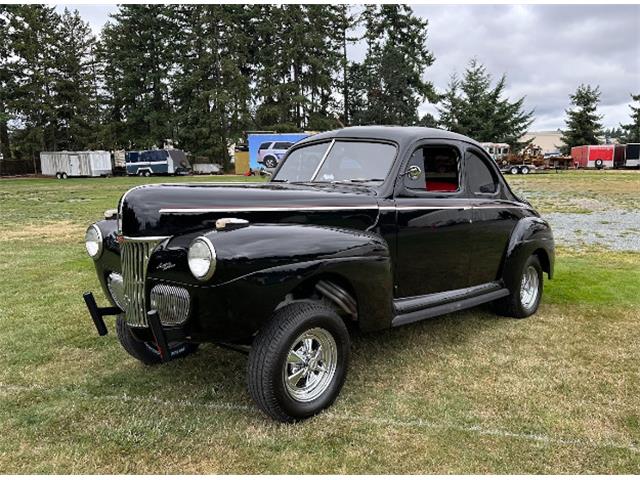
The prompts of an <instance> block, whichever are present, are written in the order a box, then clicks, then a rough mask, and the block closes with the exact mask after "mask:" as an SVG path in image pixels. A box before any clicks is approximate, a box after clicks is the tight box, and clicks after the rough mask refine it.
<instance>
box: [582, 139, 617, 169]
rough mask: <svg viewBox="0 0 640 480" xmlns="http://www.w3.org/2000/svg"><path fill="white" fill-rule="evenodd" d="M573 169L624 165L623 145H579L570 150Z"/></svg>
mask: <svg viewBox="0 0 640 480" xmlns="http://www.w3.org/2000/svg"><path fill="white" fill-rule="evenodd" d="M571 158H572V159H573V165H574V167H575V168H597V169H598V170H600V169H603V168H614V167H619V166H622V165H623V164H624V146H623V145H580V146H578V147H572V148H571Z"/></svg>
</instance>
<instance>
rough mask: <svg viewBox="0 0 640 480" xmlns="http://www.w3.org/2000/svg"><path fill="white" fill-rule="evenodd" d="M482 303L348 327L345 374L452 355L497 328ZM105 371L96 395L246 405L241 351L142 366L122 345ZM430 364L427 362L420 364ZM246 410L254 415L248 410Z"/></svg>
mask: <svg viewBox="0 0 640 480" xmlns="http://www.w3.org/2000/svg"><path fill="white" fill-rule="evenodd" d="M513 321H514V320H513V319H502V318H499V317H496V316H495V315H494V314H492V313H491V312H490V310H489V308H488V307H487V306H481V307H476V308H474V309H471V310H467V311H464V312H456V313H452V314H448V315H445V316H442V317H436V318H432V319H427V320H424V321H422V322H417V323H414V324H410V325H406V326H403V327H399V328H396V329H390V330H383V331H379V332H369V333H363V332H359V331H358V330H357V328H353V329H351V337H352V346H351V360H350V366H349V370H350V373H349V374H348V377H347V381H348V378H349V375H350V374H355V373H356V372H363V371H369V372H376V373H377V376H378V377H380V376H384V375H385V372H386V371H387V370H389V369H391V368H393V366H394V365H398V364H403V363H406V362H407V361H409V362H412V361H415V360H416V359H418V360H419V361H420V362H424V363H425V364H426V365H428V364H431V363H432V362H431V361H430V360H429V359H428V357H427V358H425V356H428V355H429V354H430V351H429V349H430V347H431V346H437V349H438V352H439V354H438V355H439V356H444V357H445V358H446V357H447V355H449V354H451V355H458V354H459V352H460V351H461V349H464V346H465V344H466V343H467V342H469V341H470V340H473V339H475V338H476V337H478V336H483V335H487V333H488V332H489V331H493V330H495V329H499V328H501V326H502V325H504V323H505V322H513ZM117 356H118V358H119V360H121V361H118V362H117V363H115V364H114V365H113V368H112V369H110V370H109V372H108V373H107V374H103V375H101V376H97V377H95V378H93V379H92V380H91V381H90V382H89V383H88V384H87V385H86V388H87V389H88V390H89V391H90V392H91V393H92V394H93V395H97V396H113V395H130V396H155V397H158V398H162V399H164V400H167V401H185V400H188V401H193V402H218V403H223V404H236V405H238V406H239V409H240V407H241V406H242V407H244V408H246V407H247V406H249V405H252V402H251V399H250V397H249V395H248V392H247V390H246V367H247V359H246V356H245V355H244V354H242V353H238V352H234V351H230V350H227V349H223V348H221V347H217V346H214V345H211V344H204V345H201V347H200V349H199V350H198V352H197V353H196V354H194V355H192V356H190V357H187V358H184V359H180V360H175V361H172V362H170V363H167V364H163V365H156V366H145V365H142V364H140V363H138V362H137V361H135V360H134V359H132V358H130V357H128V356H127V355H126V353H125V352H124V351H122V350H120V351H119V352H118V355H117ZM425 368H430V367H425ZM357 385H358V387H357V388H359V389H367V391H366V392H364V391H363V392H355V393H357V395H358V396H361V395H370V396H375V395H376V391H375V390H368V388H369V386H368V385H367V383H366V380H365V381H364V383H363V381H361V380H359V381H358V382H357ZM244 415H246V416H255V412H251V411H248V412H246V413H244Z"/></svg>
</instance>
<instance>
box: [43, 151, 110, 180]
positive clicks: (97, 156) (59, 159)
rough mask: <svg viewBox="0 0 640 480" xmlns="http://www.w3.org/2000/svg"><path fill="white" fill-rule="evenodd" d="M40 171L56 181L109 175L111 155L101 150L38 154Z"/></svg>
mask: <svg viewBox="0 0 640 480" xmlns="http://www.w3.org/2000/svg"><path fill="white" fill-rule="evenodd" d="M40 171H41V172H42V174H43V175H48V176H52V177H53V176H55V177H56V178H58V179H63V178H68V177H104V176H107V175H111V154H110V153H109V152H106V151H103V150H94V151H86V152H84V151H83V152H67V151H62V152H40Z"/></svg>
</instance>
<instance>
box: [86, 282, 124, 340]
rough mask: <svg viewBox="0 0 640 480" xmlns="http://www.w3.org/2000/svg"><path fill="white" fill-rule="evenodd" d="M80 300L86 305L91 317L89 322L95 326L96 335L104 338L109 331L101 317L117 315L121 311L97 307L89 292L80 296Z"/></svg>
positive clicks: (114, 308) (113, 308) (115, 308)
mask: <svg viewBox="0 0 640 480" xmlns="http://www.w3.org/2000/svg"><path fill="white" fill-rule="evenodd" d="M82 298H84V303H86V304H87V309H88V310H89V315H91V320H93V324H94V325H95V326H96V330H98V335H100V336H101V337H103V336H105V335H106V334H107V333H109V331H108V330H107V326H106V325H105V323H104V319H103V318H102V317H104V316H105V315H118V314H120V313H122V310H120V309H119V308H118V307H98V305H97V304H96V299H95V298H94V296H93V293H91V292H85V293H84V294H82Z"/></svg>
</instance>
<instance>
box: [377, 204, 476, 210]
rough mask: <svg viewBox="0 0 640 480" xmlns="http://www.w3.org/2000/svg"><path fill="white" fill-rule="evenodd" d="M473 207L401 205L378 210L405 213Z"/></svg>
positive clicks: (469, 208) (468, 208)
mask: <svg viewBox="0 0 640 480" xmlns="http://www.w3.org/2000/svg"><path fill="white" fill-rule="evenodd" d="M472 208H473V207H471V206H469V205H459V206H457V207H456V206H451V205H444V206H434V205H432V206H430V207H427V206H422V205H402V206H399V207H380V210H382V211H393V210H396V211H406V210H471V209H472Z"/></svg>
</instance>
